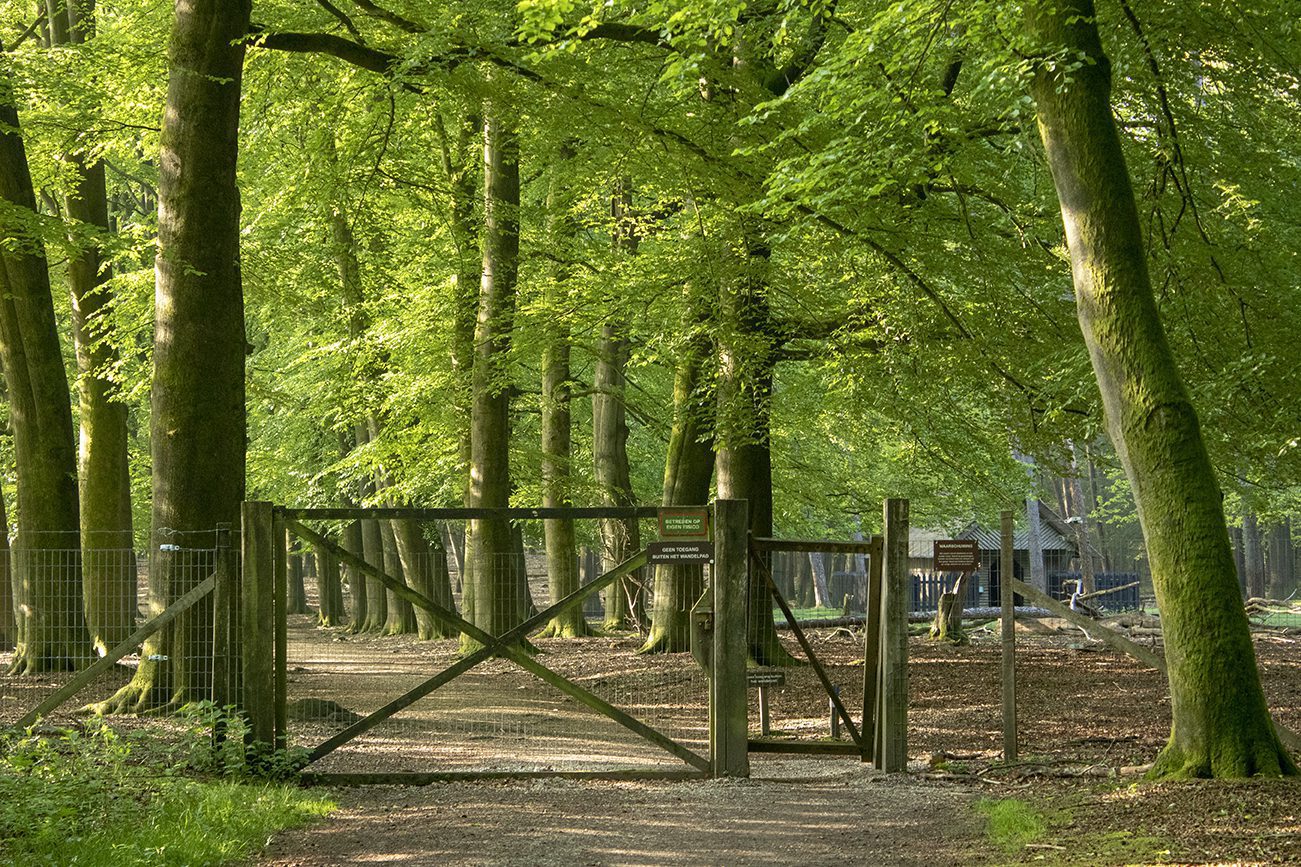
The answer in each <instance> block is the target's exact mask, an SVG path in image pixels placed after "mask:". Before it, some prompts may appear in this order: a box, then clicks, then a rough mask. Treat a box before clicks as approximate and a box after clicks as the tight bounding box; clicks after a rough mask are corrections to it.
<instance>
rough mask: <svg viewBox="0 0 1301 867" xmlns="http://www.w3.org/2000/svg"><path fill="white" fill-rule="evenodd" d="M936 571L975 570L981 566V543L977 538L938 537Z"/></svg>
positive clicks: (935, 552)
mask: <svg viewBox="0 0 1301 867" xmlns="http://www.w3.org/2000/svg"><path fill="white" fill-rule="evenodd" d="M934 558H935V559H934V566H935V571H936V572H975V571H976V570H977V569H979V568H980V545H979V544H978V543H977V542H976V540H975V539H936V540H935V550H934Z"/></svg>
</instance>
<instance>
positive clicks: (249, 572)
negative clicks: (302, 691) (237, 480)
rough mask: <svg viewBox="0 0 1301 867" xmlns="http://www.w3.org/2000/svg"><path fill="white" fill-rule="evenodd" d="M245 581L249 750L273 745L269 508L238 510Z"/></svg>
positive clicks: (248, 504)
mask: <svg viewBox="0 0 1301 867" xmlns="http://www.w3.org/2000/svg"><path fill="white" fill-rule="evenodd" d="M240 518H241V524H242V532H241V535H240V545H241V549H242V554H243V561H244V580H243V582H242V585H243V586H242V587H241V591H242V592H241V599H240V642H241V648H240V649H241V652H242V666H241V667H242V668H243V671H244V678H243V680H244V701H243V707H244V713H245V714H246V715H247V717H248V737H247V741H248V745H249V746H250V747H252V746H254V745H256V744H262V745H263V748H270V747H271V745H272V744H273V743H274V742H275V734H276V732H275V695H274V690H275V687H274V683H273V677H274V662H275V639H274V635H275V617H274V607H273V606H274V592H275V568H276V566H275V533H274V517H273V512H272V507H271V504H270V503H264V502H251V501H246V502H245V503H244V504H243V505H242V506H241V507H240Z"/></svg>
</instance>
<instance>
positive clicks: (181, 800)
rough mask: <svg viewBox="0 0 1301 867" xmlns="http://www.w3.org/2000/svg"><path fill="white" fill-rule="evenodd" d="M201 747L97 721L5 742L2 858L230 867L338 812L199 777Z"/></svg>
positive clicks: (270, 788)
mask: <svg viewBox="0 0 1301 867" xmlns="http://www.w3.org/2000/svg"><path fill="white" fill-rule="evenodd" d="M194 746H195V744H194V743H193V742H192V741H188V740H184V739H183V740H181V741H179V742H169V741H168V740H166V739H160V738H158V737H157V735H156V734H155V733H150V732H147V731H138V732H126V733H118V732H116V731H114V730H113V729H111V728H109V727H108V726H106V725H103V724H101V723H98V722H91V723H88V724H87V725H86V727H85V728H82V729H69V730H66V731H63V732H61V733H59V734H58V735H57V736H51V735H49V734H48V733H42V734H41V735H39V736H36V735H31V736H24V735H9V736H7V737H5V738H4V740H3V742H2V743H0V750H2V755H0V765H2V766H3V771H2V772H0V857H3V858H4V859H5V860H6V861H7V862H9V863H15V864H33V865H35V864H51V865H54V864H73V863H75V864H88V865H104V867H109V865H112V867H118V865H128V864H139V865H145V864H148V865H159V864H175V865H198V864H211V865H217V864H226V863H230V862H232V861H235V860H238V859H241V858H245V857H247V856H248V855H250V854H252V853H254V852H256V851H257V850H258V849H259V848H260V847H261V846H263V845H264V844H265V842H266V839H267V837H268V836H269V835H270V834H272V833H274V832H276V831H278V830H282V829H284V828H291V827H295V826H298V825H302V824H304V823H306V822H310V821H312V820H314V819H316V818H319V817H322V816H324V815H326V814H328V813H329V812H331V811H332V810H333V809H334V805H333V804H332V803H331V802H329V801H328V800H326V799H323V798H321V797H319V796H316V795H311V794H307V793H304V792H302V791H300V790H298V789H296V788H293V787H290V786H285V785H280V784H274V783H267V782H257V781H247V782H238V781H233V780H221V779H212V778H205V777H200V776H196V775H195V774H194V773H193V771H192V770H191V763H190V760H189V758H190V755H191V752H192V750H193V748H194Z"/></svg>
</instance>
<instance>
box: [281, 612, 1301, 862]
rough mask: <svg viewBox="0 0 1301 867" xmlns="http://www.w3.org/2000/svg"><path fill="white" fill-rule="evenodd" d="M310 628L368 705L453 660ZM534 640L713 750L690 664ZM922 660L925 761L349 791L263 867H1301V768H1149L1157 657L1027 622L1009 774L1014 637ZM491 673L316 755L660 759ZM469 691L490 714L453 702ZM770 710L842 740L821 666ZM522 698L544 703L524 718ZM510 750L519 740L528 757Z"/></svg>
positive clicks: (1290, 696) (1299, 718) (912, 674)
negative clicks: (832, 720)
mask: <svg viewBox="0 0 1301 867" xmlns="http://www.w3.org/2000/svg"><path fill="white" fill-rule="evenodd" d="M293 640H294V642H295V644H294V645H292V646H291V660H292V659H293V658H294V655H295V654H297V655H298V658H299V659H300V664H298V665H295V666H293V668H292V669H291V685H290V690H291V692H290V695H291V698H292V697H293V696H294V695H295V694H304V695H321V696H324V695H326V694H327V693H328V694H330V695H336V696H338V697H339V701H340V703H341V704H346V705H347V707H348V708H349V709H350V710H354V711H358V712H363V713H364V712H366V711H367V710H369V709H370V708H371V707H374V706H378V705H379V704H381V703H383V701H386V700H388V698H392V697H393V695H394V694H396V692H400V690H401V689H402V688H404V687H409V685H410V684H411V683H412V682H414V681H413V680H412V678H413V677H416V675H415V673H414V672H406V674H405V675H404V677H405V678H406V680H404V681H402V682H401V683H399V682H398V681H394V682H393V683H391V684H386V681H385V677H386V676H388V673H389V672H391V671H392V670H394V667H395V666H400V664H407V663H410V661H411V660H412V659H416V660H418V661H419V666H418V668H420V670H421V671H420V674H419V677H423V676H426V675H427V674H428V673H430V672H431V671H436V670H437V668H436V667H433V668H431V666H433V665H435V664H438V663H440V662H446V661H447V660H449V659H451V658H452V657H453V656H454V653H455V644H454V642H420V643H417V642H413V641H410V640H407V639H402V638H381V637H372V636H346V637H345V636H343V635H342V634H337V633H336V634H333V635H332V634H331V633H330V632H328V631H321V630H312V629H310V628H307V627H306V624H305V623H303V624H300V626H299V627H298V628H296V629H295V631H294V633H293ZM538 644H539V645H540V649H541V650H542V651H543V652H542V654H541V655H540V656H539V657H538V658H539V659H540V660H542V661H544V662H545V663H546V664H547V665H549V666H552V667H555V668H556V669H557V670H560V671H563V672H565V673H566V675H567V676H570V677H572V678H574V679H576V680H580V681H583V682H585V683H586V685H588V686H589V687H592V688H593V689H597V685H599V686H600V687H603V688H606V689H607V690H608V693H607V694H608V695H609V697H610V698H611V701H612V702H614V703H615V704H619V705H621V706H623V705H624V704H632V703H636V704H638V705H639V707H640V708H641V709H642V710H645V711H646V712H647V714H648V715H649V716H650V717H652V718H657V719H659V720H660V721H661V722H660V723H659V725H661V726H663V727H664V728H665V730H666V731H668V732H670V733H672V735H673V736H674V737H675V738H677V739H679V740H680V742H683V743H685V744H688V745H689V746H691V747H693V748H695V749H703V746H702V743H701V735H702V731H703V729H702V728H701V727H700V725H699V720H700V717H699V715H698V708H692V707H690V705H691V704H692V696H694V695H697V694H698V690H697V689H696V686H697V685H698V679H697V678H694V677H691V676H689V675H687V674H686V673H685V672H689V670H690V664H689V661H683V662H682V665H684V666H686V668H684V669H681V671H680V673H681V674H682V677H680V678H679V679H678V680H677V681H676V683H677V684H678V685H677V686H675V687H674V688H673V689H672V690H671V691H670V692H667V693H665V691H664V689H663V688H662V687H663V684H665V683H667V682H668V681H670V680H673V678H672V677H669V673H670V672H671V670H673V666H674V665H675V663H674V662H672V661H671V658H666V657H657V658H651V659H650V660H649V661H648V658H647V657H637V656H635V655H634V654H633V653H632V651H633V650H635V647H636V640H635V638H633V637H626V638H618V637H614V638H611V637H600V638H590V639H582V640H578V641H570V642H565V643H561V642H558V641H557V642H545V641H543V642H538ZM813 644H814V647H815V650H816V652H817V654H818V655H819V658H820V659H822V660H823V662H824V664H825V665H826V666H827V669H828V672H829V674H830V677H831V680H832V681H833V682H835V683H837V684H838V685H840V686H841V688H842V693H841V695H842V699H843V700H844V701H845V703H846V704H847V705H848V706H849V707H850V708H851V709H852V708H854V707H855V706H857V705H861V694H862V693H861V689H862V687H861V680H862V662H861V659H862V652H861V637H860V636H859V635H856V634H854V633H852V632H850V631H847V630H818V631H817V632H816V633H815V634H814V636H813ZM295 647H296V648H297V649H296V650H295V649H294V648H295ZM909 652H910V660H909V678H910V690H911V701H910V709H909V738H910V743H909V751H910V759H911V761H910V771H909V773H908V774H896V775H889V776H887V775H884V774H880V773H876V772H874V771H872V770H871V769H870V768H868V767H865V766H863V765H862V764H860V763H859V762H858V761H857V760H855V759H851V758H825V757H820V758H792V757H789V756H783V757H772V756H761V755H754V756H752V773H753V776H752V777H751V779H749V780H712V781H610V780H574V779H566V778H545V779H538V778H532V779H516V780H499V779H496V780H487V781H481V782H466V781H453V782H440V783H434V784H432V785H428V786H408V787H401V786H367V787H357V788H339V789H337V790H336V797H337V799H338V801H339V804H340V810H339V812H338V813H336V814H335V815H334V816H333V817H332V818H331V819H329V820H328V821H326V822H324V823H321V824H319V825H316V826H313V827H310V828H305V829H300V830H296V831H290V832H287V833H285V834H282V835H280V836H278V837H277V838H275V839H274V840H273V841H272V842H271V844H270V845H269V847H268V849H267V850H266V852H265V853H264V855H263V856H262V857H261V859H260V860H259V861H258V863H259V864H260V865H263V867H291V865H293V867H318V865H327V864H343V863H386V864H404V865H408V864H409V865H423V864H440V865H448V864H451V865H469V864H519V865H525V864H565V865H571V864H573V865H576V864H627V865H637V864H778V865H795V864H816V863H850V864H905V865H906V864H918V865H923V864H925V865H946V864H954V865H960V864H965V865H989V864H1019V863H1036V864H1171V863H1174V864H1289V863H1301V783H1298V782H1292V781H1286V782H1278V781H1275V782H1243V783H1207V782H1180V783H1173V782H1166V783H1148V782H1145V781H1143V779H1142V775H1141V771H1142V767H1143V766H1144V765H1145V764H1146V763H1148V762H1150V761H1151V760H1152V759H1153V758H1154V757H1155V755H1156V753H1157V751H1158V750H1159V749H1160V747H1161V745H1162V744H1163V743H1164V740H1165V737H1166V735H1167V734H1168V731H1169V725H1170V717H1169V699H1168V695H1167V692H1166V687H1165V682H1164V679H1163V678H1162V677H1161V676H1160V675H1159V674H1158V673H1157V672H1155V671H1152V670H1145V669H1143V668H1142V667H1141V666H1140V665H1139V664H1137V663H1135V662H1133V661H1132V660H1130V659H1129V658H1128V657H1124V656H1121V655H1119V654H1117V653H1114V652H1113V651H1111V650H1109V649H1105V648H1102V647H1101V646H1099V645H1097V644H1095V643H1093V642H1090V641H1088V640H1087V639H1085V638H1084V637H1083V636H1082V635H1081V634H1080V633H1079V632H1078V631H1075V632H1073V633H1059V634H1055V635H1044V636H1040V635H1025V636H1021V635H1019V636H1018V657H1017V662H1018V699H1019V700H1018V714H1019V720H1020V739H1019V745H1020V753H1021V762H1020V763H1017V764H1014V765H1010V766H1008V765H1003V764H1001V763H1000V758H1001V755H1000V753H1001V743H1002V740H1001V737H1002V736H1001V728H1000V719H1001V716H1000V703H999V681H998V672H999V644H998V640H997V637H996V635H993V634H992V633H989V632H982V631H977V632H976V633H975V634H974V636H973V641H972V643H971V644H970V645H968V646H963V647H954V646H947V645H937V644H935V643H933V642H930V641H927V640H925V639H923V638H914V639H912V641H911V643H910V649H909ZM1257 652H1258V654H1259V658H1260V664H1261V670H1262V677H1263V680H1264V683H1265V689H1266V692H1267V694H1268V697H1269V700H1270V704H1271V707H1272V708H1273V709H1274V710H1275V711H1276V713H1277V714H1278V717H1279V719H1280V720H1282V721H1283V722H1284V723H1285V724H1287V725H1289V726H1291V727H1292V728H1293V729H1301V641H1298V640H1297V639H1296V638H1295V637H1286V636H1272V635H1259V636H1258V637H1257ZM331 657H339V658H343V657H347V658H349V659H350V660H351V662H350V663H349V665H347V666H342V667H340V671H339V673H337V674H330V675H325V674H324V672H323V671H321V670H318V669H317V666H318V665H321V666H325V665H328V660H329V659H330V658H331ZM399 661H401V663H399ZM492 666H495V667H493V668H489V669H487V670H486V671H485V672H483V680H481V681H479V682H478V683H474V682H470V683H467V684H465V685H464V689H465V690H469V692H462V693H461V694H459V695H458V694H457V693H456V692H455V691H454V690H453V689H452V688H451V686H450V685H449V687H445V688H444V689H445V690H448V692H447V693H446V694H445V695H444V689H440V690H439V691H438V692H436V693H435V694H434V697H438V696H440V695H441V696H443V700H444V702H445V703H444V705H441V706H439V705H431V709H429V710H426V711H418V708H419V707H421V706H422V705H424V704H426V703H429V702H431V701H432V698H434V697H431V698H430V699H422V700H421V703H420V704H418V705H416V706H413V709H412V712H409V713H408V716H407V718H406V719H405V720H404V721H397V723H396V724H394V725H392V727H391V728H389V729H388V730H386V732H385V733H384V734H383V736H378V735H377V736H375V737H374V738H372V739H371V740H370V741H368V742H367V741H365V739H363V741H362V742H358V744H355V745H349V748H348V749H344V750H340V751H339V752H338V753H336V754H335V755H334V756H332V757H330V759H327V761H326V762H324V763H322V764H323V767H322V768H320V769H321V770H333V771H371V772H373V771H383V770H406V771H410V770H430V769H433V768H435V767H438V766H441V765H442V764H445V763H446V762H447V761H448V760H449V758H450V759H454V762H453V765H454V766H456V767H469V766H473V765H475V763H476V762H478V763H479V764H481V765H482V766H484V767H485V768H487V769H493V770H502V769H509V768H511V767H517V768H520V769H534V770H537V769H553V770H569V769H608V768H609V767H610V765H609V763H610V762H611V761H615V760H617V758H618V756H619V755H620V751H621V750H623V749H625V748H626V749H627V750H628V752H627V754H626V757H627V758H629V759H635V761H634V764H638V765H644V764H645V763H646V753H645V752H638V751H637V750H636V749H635V748H634V747H633V746H632V745H631V744H627V743H626V742H625V741H622V740H620V739H619V737H617V736H615V735H613V734H610V733H608V732H606V730H605V729H601V728H600V727H599V726H593V727H591V728H578V729H574V728H573V726H572V723H573V721H574V719H576V718H578V717H576V716H575V708H573V707H572V703H571V702H569V701H568V700H567V699H563V697H562V698H561V699H560V700H558V701H552V703H551V704H550V705H548V704H547V703H546V701H547V700H543V699H536V700H535V699H534V698H533V697H532V692H531V691H530V689H531V688H530V686H529V684H530V683H531V682H533V681H532V677H531V676H530V675H528V674H526V673H524V672H522V671H519V670H518V669H513V668H512V667H511V666H509V665H507V664H505V663H501V662H496V663H492ZM324 680H328V682H329V684H330V685H329V688H328V690H325V689H323V688H322V686H321V683H322V682H323V681H324ZM454 683H455V682H454ZM684 683H685V684H686V685H683V684H684ZM597 691H600V690H599V689H598V690H597ZM752 698H753V692H752ZM467 703H468V704H473V705H474V710H475V713H476V714H477V715H478V717H479V718H480V721H479V722H478V723H475V722H472V721H469V720H468V718H462V717H464V716H465V715H464V714H461V715H460V716H458V715H457V712H454V711H453V710H451V709H450V708H451V707H452V706H462V705H466V704H467ZM771 703H772V709H773V726H774V729H775V731H777V732H781V733H784V734H786V735H789V736H795V737H800V738H803V739H815V738H820V737H826V736H827V735H828V731H827V728H828V719H827V698H826V696H825V694H824V693H822V692H821V689H820V687H819V686H818V684H817V682H816V679H815V677H814V675H813V672H812V671H811V669H810V668H808V667H802V668H798V669H788V670H787V672H786V684H785V685H784V686H782V687H780V688H776V689H774V690H773V692H772V702H771ZM520 706H525V707H526V711H527V712H525V713H523V714H516V715H514V716H512V715H511V714H512V710H513V709H515V710H517V709H518V708H519V707H520ZM670 706H671V707H672V709H673V710H672V712H669V711H666V710H665V708H668V707H670ZM440 707H441V708H442V709H441V710H440V709H439V708H440ZM577 710H581V708H580V709H577ZM453 717H456V720H455V723H454V724H449V720H451V719H452V718H453ZM395 720H396V718H395ZM756 721H757V715H756V714H754V713H752V724H754V725H757V722H756ZM313 725H315V726H317V727H321V726H322V724H321V723H319V722H317V723H314V724H302V725H299V727H298V731H299V740H300V742H303V743H305V744H306V745H310V742H311V740H312V738H314V737H319V735H320V734H321V733H324V731H326V729H325V728H321V730H320V732H317V731H316V729H314V728H313ZM566 726H567V728H566V732H567V733H566V734H565V735H564V737H559V734H560V731H559V729H560V728H565V727H566ZM379 731H380V730H379V729H377V730H376V732H379ZM588 735H590V743H589V745H588V746H584V743H585V742H584V737H586V736H588ZM431 741H437V748H436V749H435V748H434V747H431V745H430V742H431ZM642 746H643V747H645V746H647V745H645V744H644V743H643V744H642ZM349 749H350V750H352V751H351V752H349V751H348V750H349ZM512 750H514V751H521V754H520V755H519V756H518V757H517V758H516V759H515V760H514V761H515V762H517V763H516V764H512V760H511V759H510V758H509V755H510V753H511V751H512ZM651 754H656V753H655V750H654V748H651ZM664 755H665V756H666V757H667V754H664ZM667 758H668V759H669V760H670V761H675V760H673V759H672V758H671V757H667ZM330 761H333V762H334V764H333V765H330V764H329V762H330ZM431 762H432V764H431ZM661 767H663V766H661ZM677 767H678V768H682V767H685V766H683V765H681V764H678V765H677Z"/></svg>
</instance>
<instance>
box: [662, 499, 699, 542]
mask: <svg viewBox="0 0 1301 867" xmlns="http://www.w3.org/2000/svg"><path fill="white" fill-rule="evenodd" d="M659 519H660V538H661V539H708V538H709V509H707V508H705V507H703V506H701V507H699V508H679V509H660V513H659Z"/></svg>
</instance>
